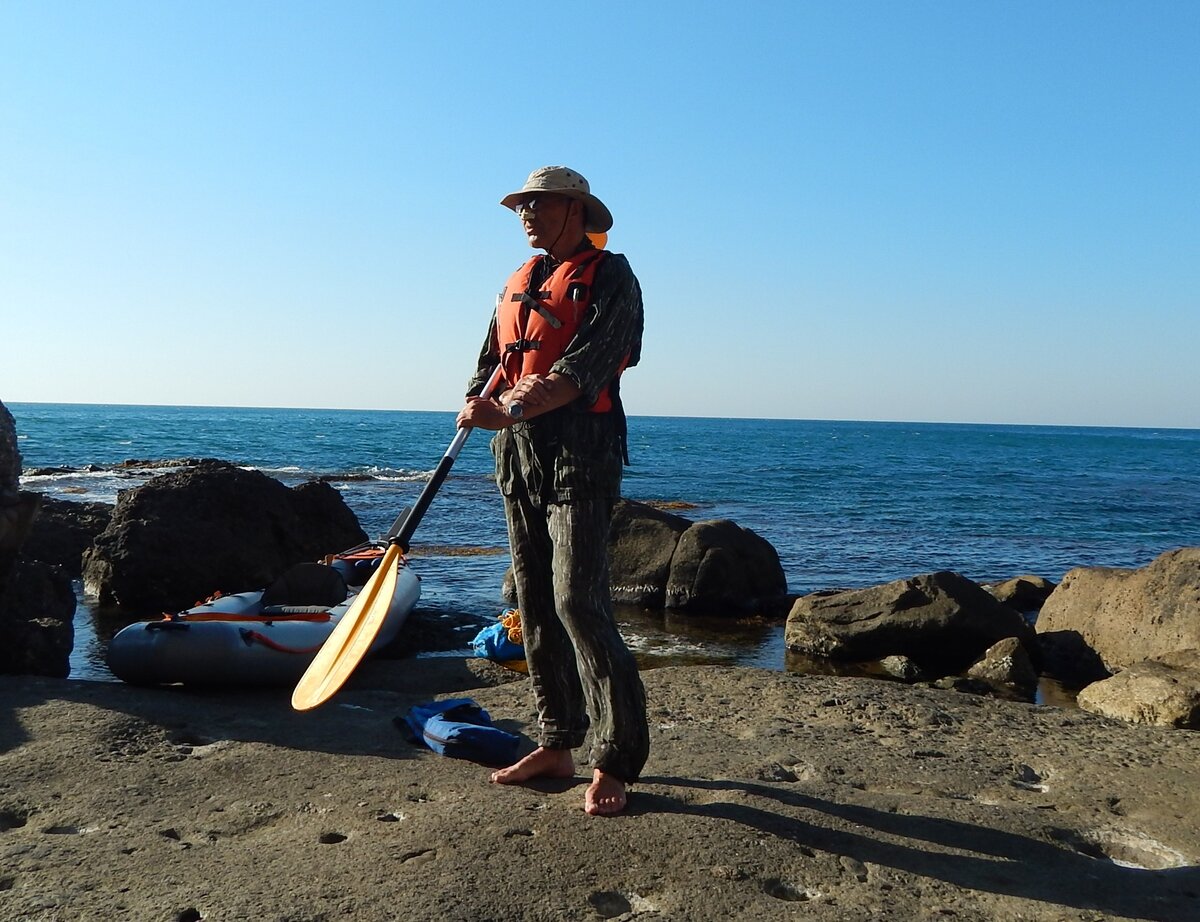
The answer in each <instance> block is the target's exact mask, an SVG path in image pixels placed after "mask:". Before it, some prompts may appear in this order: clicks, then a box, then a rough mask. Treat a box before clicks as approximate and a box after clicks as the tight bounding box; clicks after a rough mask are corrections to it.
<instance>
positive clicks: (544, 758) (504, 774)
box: [492, 746, 575, 784]
mask: <svg viewBox="0 0 1200 922" xmlns="http://www.w3.org/2000/svg"><path fill="white" fill-rule="evenodd" d="M574 774H575V757H574V756H572V755H571V750H570V749H543V748H542V747H541V746H539V747H538V748H537V749H535V750H533V752H531V753H529V755H527V756H526V757H525V758H523V759H521V761H519V762H517V763H515V764H513V765H510V766H508V768H502V769H500V770H499V771H495V772H492V782H493V783H494V784H520V783H521V782H522V781H530V780H532V779H534V778H570V777H571V776H573V775H574Z"/></svg>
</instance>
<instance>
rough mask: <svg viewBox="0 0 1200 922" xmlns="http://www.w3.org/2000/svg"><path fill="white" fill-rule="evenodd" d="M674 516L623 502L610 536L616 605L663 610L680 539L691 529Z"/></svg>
mask: <svg viewBox="0 0 1200 922" xmlns="http://www.w3.org/2000/svg"><path fill="white" fill-rule="evenodd" d="M691 524H692V523H691V522H690V521H689V520H688V519H685V518H683V516H679V515H674V514H672V513H670V512H664V511H662V510H660V509H655V508H653V507H652V506H647V505H645V504H644V503H636V502H633V501H631V500H625V499H623V500H621V501H620V502H619V503H617V505H616V507H615V508H614V509H613V517H612V526H611V527H610V529H609V532H608V563H609V583H610V586H611V587H612V597H613V601H616V602H628V603H629V604H631V605H641V606H642V607H644V608H662V607H663V603H664V601H665V600H666V595H667V581H668V580H669V579H670V577H671V559H672V558H673V557H674V556H675V547H676V545H678V544H679V537H680V535H682V534H683V533H684V532H685V531H687V530H688V528H689V527H690V526H691Z"/></svg>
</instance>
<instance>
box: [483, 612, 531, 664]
mask: <svg viewBox="0 0 1200 922" xmlns="http://www.w3.org/2000/svg"><path fill="white" fill-rule="evenodd" d="M522 640H523V637H522V634H521V616H520V614H519V613H518V612H517V610H516V609H513V608H510V609H508V610H507V611H505V612H504V613H503V614H502V615H500V619H499V620H498V621H497V622H496V623H495V624H489V625H488V626H487V627H485V628H484V629H483V630H481V631H480V632H479V633H478V634H476V635H475V639H474V640H472V641H471V649H472V650H473V651H474V652H475V655H476V656H481V657H483V658H484V659H490V660H495V661H497V662H501V663H503V662H509V661H511V660H523V659H525V646H524V644H523V643H522V642H521V641H522Z"/></svg>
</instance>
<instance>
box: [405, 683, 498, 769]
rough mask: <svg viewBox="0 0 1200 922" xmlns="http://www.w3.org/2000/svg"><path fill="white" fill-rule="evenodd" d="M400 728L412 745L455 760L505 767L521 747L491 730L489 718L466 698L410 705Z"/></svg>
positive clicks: (496, 731)
mask: <svg viewBox="0 0 1200 922" xmlns="http://www.w3.org/2000/svg"><path fill="white" fill-rule="evenodd" d="M399 722H400V721H399V720H397V723H399ZM404 724H405V726H407V728H408V731H409V734H410V739H411V740H412V741H413V742H420V743H424V744H425V745H426V746H428V747H429V748H430V749H432V750H433V751H434V752H437V753H440V754H442V755H444V756H450V757H451V758H455V759H468V760H470V761H472V762H484V763H486V764H489V765H500V764H506V765H507V764H510V763H512V762H515V761H516V758H517V749H518V748H519V747H520V745H521V738H520V737H519V736H517V735H516V734H514V733H509V732H508V731H506V730H501V729H500V728H499V727H493V726H492V718H491V715H490V714H488V712H487V711H485V710H484V709H483V708H481V707H480V706H479V705H478V704H476V703H475V702H474V701H472V700H471V699H470V698H448V699H446V700H445V701H428V702H425V703H424V704H414V705H413V706H412V707H411V708H410V709H409V711H408V713H407V714H405V715H404Z"/></svg>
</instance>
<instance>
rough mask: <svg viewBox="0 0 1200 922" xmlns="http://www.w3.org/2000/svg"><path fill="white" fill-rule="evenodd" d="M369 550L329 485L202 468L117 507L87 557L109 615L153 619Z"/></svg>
mask: <svg viewBox="0 0 1200 922" xmlns="http://www.w3.org/2000/svg"><path fill="white" fill-rule="evenodd" d="M365 540H367V536H366V533H365V532H364V531H363V530H362V528H361V527H360V526H359V524H358V520H357V518H356V517H355V515H354V513H353V512H352V511H351V510H350V509H349V508H348V507H347V506H346V504H345V502H344V501H343V500H342V498H341V495H340V494H339V493H338V492H337V491H336V490H335V489H334V488H333V487H331V486H329V485H328V484H324V483H317V482H310V483H305V484H301V485H300V486H298V487H296V488H294V489H289V488H288V487H286V486H285V485H284V484H282V483H280V482H279V481H277V480H273V479H272V478H270V477H267V476H266V475H265V474H262V473H260V472H258V471H246V470H242V469H241V468H238V467H235V466H233V465H231V464H226V463H224V462H204V463H202V464H199V465H198V466H196V467H194V468H191V469H188V470H183V471H176V472H172V473H168V474H163V475H161V476H158V477H155V478H154V479H152V480H150V481H148V482H146V483H145V484H144V485H142V486H141V487H138V488H136V489H133V490H127V491H122V492H121V493H120V494H119V496H118V498H117V505H116V508H115V509H114V510H113V515H112V520H111V521H110V522H109V525H108V527H107V528H106V529H105V530H104V531H103V532H102V533H101V534H99V535H97V536H96V539H95V541H94V542H93V544H92V547H91V548H89V549H88V550H87V551H86V552H85V554H84V564H83V579H84V585H85V586H86V587H87V589H88V590H89V591H91V592H94V593H95V594H96V595H97V596H98V597H99V600H100V603H101V604H102V605H117V606H120V607H121V608H123V609H125V610H127V611H131V612H137V613H144V614H152V613H157V612H160V611H164V610H167V611H175V610H177V609H180V608H186V607H188V606H190V605H192V604H193V603H195V602H196V601H198V600H201V599H204V598H206V597H207V596H209V595H211V594H212V593H213V592H216V591H220V592H240V591H244V590H246V589H253V588H257V587H262V586H265V585H267V584H268V583H270V582H271V581H272V580H274V579H275V578H276V577H278V576H279V575H280V574H281V573H283V572H284V571H285V570H286V569H287V568H288V567H290V566H292V565H293V564H295V563H300V562H303V561H309V560H317V559H319V558H321V557H323V556H324V555H325V554H329V553H334V552H336V551H340V550H344V549H346V548H348V547H352V546H354V545H356V544H359V543H361V542H363V541H365Z"/></svg>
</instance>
